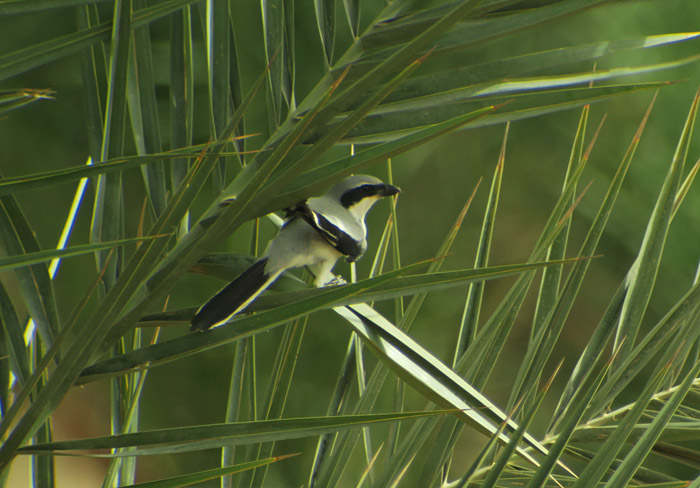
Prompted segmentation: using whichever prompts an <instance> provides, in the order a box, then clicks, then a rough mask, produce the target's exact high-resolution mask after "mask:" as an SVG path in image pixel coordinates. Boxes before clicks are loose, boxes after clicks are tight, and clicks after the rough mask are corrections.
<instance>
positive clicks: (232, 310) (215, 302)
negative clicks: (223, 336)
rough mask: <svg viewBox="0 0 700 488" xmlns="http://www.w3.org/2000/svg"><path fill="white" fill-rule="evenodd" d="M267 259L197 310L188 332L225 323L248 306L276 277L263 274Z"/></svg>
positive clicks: (261, 260) (251, 268)
mask: <svg viewBox="0 0 700 488" xmlns="http://www.w3.org/2000/svg"><path fill="white" fill-rule="evenodd" d="M266 264H267V258H263V259H260V260H258V261H256V262H255V263H253V265H252V266H251V267H250V268H248V269H246V270H245V271H244V272H243V273H241V274H240V275H239V276H238V277H237V278H236V279H235V280H233V281H232V282H231V283H229V284H228V285H226V287H224V288H223V289H222V290H221V291H219V292H218V293H217V294H216V295H214V296H213V297H212V298H211V299H210V300H209V301H208V302H207V303H205V304H204V305H202V307H201V308H200V309H199V310H197V313H196V314H195V316H194V317H193V318H192V322H191V324H192V325H190V330H207V329H210V328H211V327H214V326H215V325H220V324H222V323H224V322H226V321H227V320H228V319H229V318H231V317H232V316H233V315H235V314H236V313H238V312H240V311H241V309H243V308H245V307H247V306H248V304H249V303H250V302H252V301H253V299H255V297H257V296H258V295H259V294H260V293H262V292H263V291H264V290H265V288H267V287H268V286H269V285H270V283H271V282H272V281H274V279H275V278H276V277H277V276H270V275H268V274H267V273H265V265H266Z"/></svg>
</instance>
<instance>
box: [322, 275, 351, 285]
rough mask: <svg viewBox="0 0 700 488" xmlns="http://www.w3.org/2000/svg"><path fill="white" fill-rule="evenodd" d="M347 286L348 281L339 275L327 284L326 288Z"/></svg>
mask: <svg viewBox="0 0 700 488" xmlns="http://www.w3.org/2000/svg"><path fill="white" fill-rule="evenodd" d="M345 284H347V281H345V280H344V279H343V277H342V276H340V275H337V276H334V277H333V279H332V280H330V281H329V282H327V283H326V286H338V285H345Z"/></svg>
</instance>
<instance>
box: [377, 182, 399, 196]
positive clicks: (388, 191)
mask: <svg viewBox="0 0 700 488" xmlns="http://www.w3.org/2000/svg"><path fill="white" fill-rule="evenodd" d="M397 193H401V190H399V189H398V188H397V187H395V186H394V185H386V184H385V185H384V189H383V190H382V193H381V195H382V196H383V197H390V196H391V195H396V194H397Z"/></svg>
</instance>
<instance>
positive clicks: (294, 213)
mask: <svg viewBox="0 0 700 488" xmlns="http://www.w3.org/2000/svg"><path fill="white" fill-rule="evenodd" d="M286 216H287V217H289V218H295V217H301V218H302V219H304V220H305V221H306V222H307V223H308V224H309V225H310V226H311V227H313V228H314V229H315V230H316V232H318V233H319V234H321V236H322V237H323V238H324V239H325V240H326V242H328V244H330V245H331V246H333V247H334V248H335V249H336V250H337V251H338V252H339V253H341V254H343V255H344V256H347V260H348V261H355V260H357V259H358V258H359V257H360V256H362V254H363V253H364V252H365V249H364V239H363V240H358V239H356V238H355V237H353V236H351V235H350V234H348V233H347V232H346V231H344V230H343V229H341V228H340V227H338V226H337V225H336V224H334V223H333V222H331V221H330V220H328V219H327V218H326V217H324V216H323V215H321V214H320V213H319V212H315V211H313V210H312V209H311V208H309V206H308V205H307V203H306V202H301V203H298V204H297V205H295V206H294V207H290V208H288V209H287V212H286Z"/></svg>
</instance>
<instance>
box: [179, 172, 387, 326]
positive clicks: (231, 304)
mask: <svg viewBox="0 0 700 488" xmlns="http://www.w3.org/2000/svg"><path fill="white" fill-rule="evenodd" d="M398 192H399V189H398V188H396V187H395V186H392V185H387V184H386V183H383V182H382V181H381V180H380V179H378V178H375V177H374V176H367V175H354V176H350V177H348V178H346V179H344V180H343V181H341V182H340V183H338V184H336V185H335V186H333V187H332V188H331V189H330V190H329V191H328V193H326V194H325V195H323V196H321V197H315V198H309V199H307V200H304V201H302V202H299V203H298V204H296V205H294V206H292V207H290V208H288V209H286V215H285V223H284V225H283V226H282V229H281V230H280V232H279V234H278V235H277V237H275V238H274V239H273V240H272V241H271V242H270V244H269V245H268V247H267V250H266V251H265V253H264V254H263V256H262V258H260V259H259V260H258V261H256V262H255V263H253V264H252V265H251V266H250V267H249V268H248V269H247V270H245V271H244V272H243V273H241V274H240V275H239V276H238V277H237V278H236V279H234V280H233V281H232V282H231V283H229V284H228V285H226V286H225V287H224V288H223V289H221V290H220V291H219V292H218V293H217V294H216V295H214V296H213V297H212V298H211V299H210V300H209V301H208V302H206V303H205V304H204V305H202V306H201V307H200V308H199V310H197V313H196V314H195V316H194V317H193V318H192V322H191V327H190V330H201V331H204V330H207V329H210V328H211V327H216V326H218V325H221V324H223V323H225V322H228V321H229V320H230V319H231V317H233V316H234V315H235V314H237V313H238V312H240V311H242V310H243V309H245V308H246V307H247V306H248V305H249V304H250V303H251V302H252V301H253V300H255V299H256V298H257V296H258V295H260V294H261V293H262V292H263V291H265V289H267V287H269V286H270V285H271V284H272V283H273V282H274V281H275V280H276V279H277V278H278V277H279V275H280V274H282V273H283V272H284V271H286V270H288V269H291V268H299V267H301V266H308V267H309V268H310V269H311V271H312V272H313V273H314V274H315V275H316V281H315V285H316V286H317V287H321V286H325V285H328V284H334V283H336V282H337V280H336V278H335V276H334V275H333V273H332V269H333V266H334V265H335V262H336V261H337V260H338V258H339V257H341V256H345V259H346V260H347V261H348V262H352V261H356V260H357V259H359V258H360V257H362V254H363V253H364V252H365V250H366V249H367V227H366V226H365V215H367V212H368V211H369V209H370V208H372V205H374V203H375V202H377V200H379V199H380V198H381V197H386V196H390V195H395V194H397V193H398Z"/></svg>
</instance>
